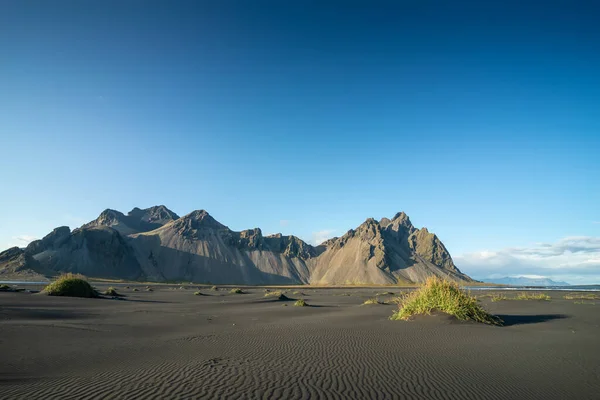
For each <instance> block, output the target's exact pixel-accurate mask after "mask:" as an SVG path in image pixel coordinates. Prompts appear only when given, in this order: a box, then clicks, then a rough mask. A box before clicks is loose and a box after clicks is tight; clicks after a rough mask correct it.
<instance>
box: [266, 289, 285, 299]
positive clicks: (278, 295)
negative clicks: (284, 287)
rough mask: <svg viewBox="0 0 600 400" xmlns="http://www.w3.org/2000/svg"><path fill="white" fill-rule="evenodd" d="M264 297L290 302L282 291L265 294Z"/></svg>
mask: <svg viewBox="0 0 600 400" xmlns="http://www.w3.org/2000/svg"><path fill="white" fill-rule="evenodd" d="M265 297H275V298H276V299H277V300H281V301H284V300H290V298H289V297H287V296H286V295H285V294H284V292H282V291H280V290H278V291H275V292H269V293H265Z"/></svg>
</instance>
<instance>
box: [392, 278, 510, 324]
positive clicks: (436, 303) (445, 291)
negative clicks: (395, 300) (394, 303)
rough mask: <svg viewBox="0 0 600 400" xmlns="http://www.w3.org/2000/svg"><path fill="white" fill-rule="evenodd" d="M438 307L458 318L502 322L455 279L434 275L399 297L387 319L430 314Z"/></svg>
mask: <svg viewBox="0 0 600 400" xmlns="http://www.w3.org/2000/svg"><path fill="white" fill-rule="evenodd" d="M435 311H439V312H442V313H445V314H449V315H453V316H455V317H456V318H458V319H460V320H465V321H476V322H482V323H484V324H490V325H501V324H502V321H501V320H500V319H499V318H497V317H495V316H493V315H491V314H489V313H488V312H487V311H485V310H484V309H483V308H482V307H481V306H480V305H479V304H478V302H477V299H476V298H475V297H473V296H471V295H470V294H468V293H467V292H466V291H464V290H462V289H460V287H459V286H458V284H457V283H454V282H450V281H446V280H442V279H440V278H437V277H431V278H428V279H427V281H426V282H425V284H424V285H423V286H422V287H421V288H420V289H417V290H415V291H413V292H411V293H409V294H407V295H406V296H404V297H403V298H402V299H401V302H400V304H398V311H396V312H395V313H394V314H393V315H392V316H391V317H390V319H392V320H399V319H401V320H407V319H410V317H412V316H414V315H420V314H425V315H429V314H431V313H432V312H435Z"/></svg>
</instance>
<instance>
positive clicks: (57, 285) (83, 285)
mask: <svg viewBox="0 0 600 400" xmlns="http://www.w3.org/2000/svg"><path fill="white" fill-rule="evenodd" d="M42 293H44V294H47V295H48V296H67V297H88V298H91V297H98V293H97V292H96V291H95V290H94V288H93V287H92V285H90V284H89V283H88V281H86V280H85V277H84V276H83V275H79V274H71V273H68V274H64V275H61V276H59V277H58V278H57V279H56V280H55V281H54V282H52V283H50V284H49V285H48V286H46V287H45V288H44V290H43V291H42Z"/></svg>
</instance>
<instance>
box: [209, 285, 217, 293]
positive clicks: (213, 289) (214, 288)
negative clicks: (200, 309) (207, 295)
mask: <svg viewBox="0 0 600 400" xmlns="http://www.w3.org/2000/svg"><path fill="white" fill-rule="evenodd" d="M210 290H212V291H213V292H216V291H218V290H219V288H218V287H216V286H213V287H211V288H210Z"/></svg>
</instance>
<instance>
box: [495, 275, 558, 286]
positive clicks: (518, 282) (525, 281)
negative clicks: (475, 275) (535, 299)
mask: <svg viewBox="0 0 600 400" xmlns="http://www.w3.org/2000/svg"><path fill="white" fill-rule="evenodd" d="M483 281H484V282H489V283H497V284H501V285H510V286H569V284H568V283H567V282H556V281H553V280H552V279H548V278H525V277H517V278H511V277H504V278H496V279H484V280H483Z"/></svg>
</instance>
